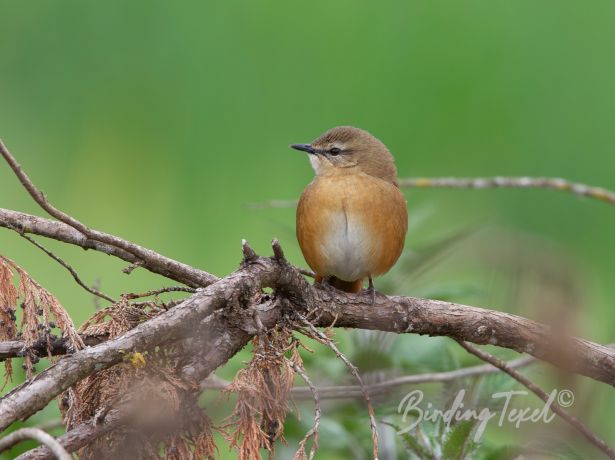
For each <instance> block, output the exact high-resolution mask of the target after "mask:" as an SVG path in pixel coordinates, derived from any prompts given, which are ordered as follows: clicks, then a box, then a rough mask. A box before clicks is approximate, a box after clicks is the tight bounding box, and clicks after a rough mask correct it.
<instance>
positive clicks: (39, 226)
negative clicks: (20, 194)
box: [0, 208, 218, 287]
mask: <svg viewBox="0 0 615 460" xmlns="http://www.w3.org/2000/svg"><path fill="white" fill-rule="evenodd" d="M0 227H5V228H8V229H11V230H13V229H17V230H18V231H19V232H20V233H29V234H34V235H40V236H44V237H46V238H51V239H54V240H57V241H62V242H63V243H68V244H73V245H75V246H79V247H82V248H83V249H94V250H96V251H99V252H102V253H105V254H108V255H111V256H114V257H117V258H119V259H122V260H124V261H126V262H129V263H131V264H136V265H138V266H140V267H143V268H145V269H147V270H149V271H151V272H153V273H157V274H159V275H162V276H164V277H166V278H169V279H171V280H175V281H178V282H180V283H184V284H187V285H189V286H192V287H203V286H208V285H209V284H211V283H213V282H215V281H217V280H218V278H217V277H215V276H214V275H211V274H209V273H207V272H205V271H203V270H199V269H197V268H194V267H191V266H190V265H187V264H184V263H181V262H178V261H176V260H173V259H170V258H168V257H165V256H163V255H161V254H158V253H157V252H154V251H152V250H150V249H146V248H141V252H140V257H141V258H139V257H137V256H135V255H134V254H133V253H131V252H129V251H125V250H124V249H121V248H120V247H118V246H114V245H110V244H106V243H102V242H100V241H97V240H93V239H90V238H88V237H87V236H86V235H84V234H83V233H80V232H79V231H77V230H75V229H74V228H73V227H70V226H69V225H66V224H65V223H63V222H58V221H55V220H50V219H45V218H43V217H37V216H32V215H30V214H25V213H22V212H17V211H11V210H9V209H2V208H0ZM107 236H108V237H109V238H111V239H116V240H119V238H118V237H116V236H112V235H107ZM126 243H128V242H126ZM128 244H130V245H134V244H133V243H128Z"/></svg>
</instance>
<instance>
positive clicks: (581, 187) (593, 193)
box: [399, 177, 615, 205]
mask: <svg viewBox="0 0 615 460" xmlns="http://www.w3.org/2000/svg"><path fill="white" fill-rule="evenodd" d="M399 186H400V188H467V189H475V190H476V189H490V188H542V189H550V190H556V191H559V192H568V193H572V194H573V195H577V196H581V197H588V198H592V199H594V200H599V201H603V202H605V203H609V204H612V205H615V192H612V191H610V190H607V189H605V188H601V187H593V186H591V185H586V184H581V183H579V182H570V181H567V180H565V179H559V178H556V177H471V178H465V177H431V178H430V177H419V178H414V177H412V178H408V179H400V180H399Z"/></svg>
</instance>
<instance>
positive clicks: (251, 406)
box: [222, 326, 297, 460]
mask: <svg viewBox="0 0 615 460" xmlns="http://www.w3.org/2000/svg"><path fill="white" fill-rule="evenodd" d="M253 346H254V352H253V357H252V360H251V361H250V362H249V363H248V366H247V367H246V368H245V369H242V370H240V371H239V372H238V373H237V375H236V377H235V379H234V380H233V382H232V383H231V384H230V385H229V386H228V388H226V389H225V390H224V391H225V392H227V393H235V394H237V403H236V405H235V409H234V410H233V413H232V414H231V415H230V417H228V419H227V420H226V423H225V424H224V425H223V427H222V430H223V435H224V436H225V438H226V440H227V441H228V442H229V444H230V446H231V448H233V449H236V450H237V458H238V459H239V460H257V459H260V458H261V455H260V449H265V450H267V451H268V452H269V453H270V455H271V454H273V452H274V442H275V441H276V440H277V439H281V440H282V441H283V442H285V441H284V438H283V430H284V420H285V419H286V413H287V412H288V409H289V395H290V390H291V388H292V386H293V377H294V372H293V370H292V367H291V366H290V364H289V361H288V360H287V359H286V358H285V355H286V353H287V352H291V351H292V350H294V349H295V348H296V347H297V343H296V340H294V338H293V337H292V332H291V331H290V330H289V329H286V328H283V327H281V326H278V327H276V328H275V329H272V330H270V331H268V332H267V333H266V334H263V335H262V336H257V337H256V338H255V339H254V341H253Z"/></svg>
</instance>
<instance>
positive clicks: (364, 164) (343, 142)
mask: <svg viewBox="0 0 615 460" xmlns="http://www.w3.org/2000/svg"><path fill="white" fill-rule="evenodd" d="M291 147H292V148H293V149H296V150H301V151H303V152H307V153H308V154H309V157H310V163H311V164H312V167H313V168H314V171H315V172H316V175H322V176H325V175H338V174H352V173H365V174H369V175H370V176H375V177H378V178H380V179H384V180H386V181H388V182H391V183H395V184H396V183H397V169H396V168H395V164H394V163H393V156H392V155H391V153H390V152H389V150H388V149H387V148H386V146H385V145H384V144H383V143H382V142H381V141H380V140H378V139H377V138H376V137H374V136H372V135H371V134H370V133H368V132H367V131H364V130H362V129H359V128H354V127H352V126H338V127H336V128H332V129H330V130H329V131H327V132H326V133H324V134H323V135H321V136H320V137H319V138H317V139H316V140H314V142H312V143H311V144H292V145H291Z"/></svg>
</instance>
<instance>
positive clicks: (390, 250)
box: [297, 176, 407, 281]
mask: <svg viewBox="0 0 615 460" xmlns="http://www.w3.org/2000/svg"><path fill="white" fill-rule="evenodd" d="M406 228H407V211H406V203H405V199H404V198H403V195H402V194H401V192H400V191H399V189H398V188H397V187H395V186H394V185H393V184H389V183H387V182H385V181H382V180H379V179H373V178H370V177H363V176H342V177H331V178H329V177H323V178H317V179H316V180H315V181H314V182H312V184H310V186H308V188H307V189H306V190H305V192H304V193H303V195H302V196H301V200H300V201H299V206H298V208H297V237H298V239H299V244H300V246H301V249H302V251H303V254H304V257H305V259H306V261H307V263H308V265H310V267H311V268H312V269H313V270H314V271H315V272H316V273H318V274H319V275H321V276H330V275H333V276H336V277H337V278H340V279H342V280H345V281H354V280H358V279H361V278H365V277H367V276H374V275H378V274H381V273H384V272H386V271H387V270H388V269H389V268H390V267H391V266H392V265H393V264H394V263H395V261H396V260H397V258H398V257H399V255H400V253H401V250H402V248H403V243H404V237H405V234H406Z"/></svg>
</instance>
